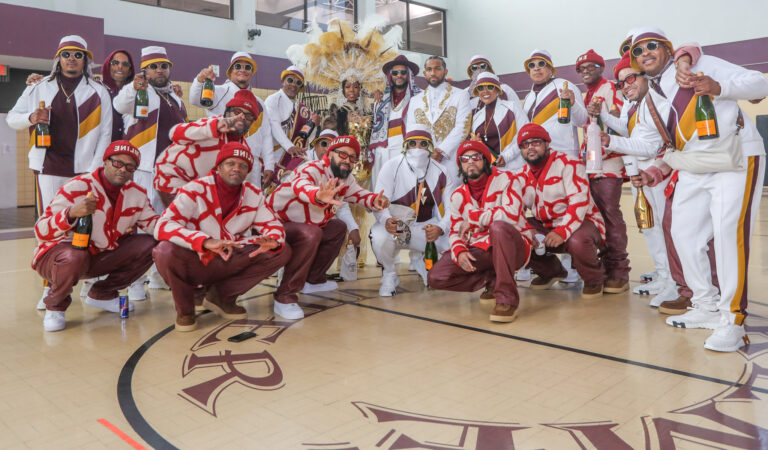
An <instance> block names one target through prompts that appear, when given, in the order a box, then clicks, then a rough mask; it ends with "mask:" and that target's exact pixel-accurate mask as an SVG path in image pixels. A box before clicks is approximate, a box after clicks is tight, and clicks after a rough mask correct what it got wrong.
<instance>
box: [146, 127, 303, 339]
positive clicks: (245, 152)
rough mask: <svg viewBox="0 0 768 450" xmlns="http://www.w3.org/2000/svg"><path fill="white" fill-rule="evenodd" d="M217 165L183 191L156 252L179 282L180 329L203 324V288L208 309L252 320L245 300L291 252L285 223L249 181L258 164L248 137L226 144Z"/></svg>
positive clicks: (162, 223) (166, 273)
mask: <svg viewBox="0 0 768 450" xmlns="http://www.w3.org/2000/svg"><path fill="white" fill-rule="evenodd" d="M215 167H216V169H215V170H213V171H211V173H209V174H208V175H207V176H205V177H203V178H200V179H197V180H194V181H192V182H190V183H188V184H186V185H185V186H184V187H182V188H181V189H179V191H178V194H177V195H176V198H175V199H174V200H173V202H172V203H171V205H170V206H168V208H167V209H166V210H165V212H163V215H162V217H160V220H159V221H158V223H157V228H156V229H155V237H156V238H157V239H158V240H160V241H162V242H160V243H159V244H158V246H157V247H156V248H155V251H154V252H153V256H154V258H155V264H157V270H158V271H159V272H160V274H161V275H162V276H163V279H165V281H166V282H167V283H168V285H169V286H170V287H171V292H172V294H173V301H174V303H175V304H176V313H177V315H176V330H178V331H192V330H194V329H195V328H197V320H196V318H195V302H194V298H195V291H196V287H197V286H198V285H201V284H202V285H203V286H204V288H205V300H203V306H205V307H206V308H208V309H210V310H211V311H213V312H215V313H216V314H218V315H219V316H221V317H223V318H225V319H229V320H234V319H245V318H247V317H248V314H247V313H246V311H245V308H243V307H242V306H238V305H237V304H236V303H235V302H236V300H237V297H238V296H240V295H242V294H244V293H246V292H248V290H250V289H251V288H252V287H253V286H255V285H257V284H259V282H261V280H263V279H265V278H267V277H268V276H270V275H272V274H273V273H275V272H276V271H277V270H278V269H279V268H280V267H282V266H284V265H285V263H286V262H287V261H288V259H289V258H290V257H291V251H290V249H289V248H288V246H287V245H286V244H285V231H284V230H283V226H282V225H281V224H280V221H279V220H277V217H275V214H274V213H273V212H272V211H271V210H270V209H269V208H268V207H267V206H266V204H265V203H264V194H263V193H262V192H261V190H260V189H259V188H257V187H256V186H254V185H253V184H251V183H249V182H248V181H245V178H246V176H247V175H248V172H250V171H251V170H252V169H253V154H251V151H250V149H249V148H248V147H247V146H246V145H245V144H244V143H240V142H228V143H226V144H224V145H223V146H222V147H221V150H220V151H219V154H218V157H217V158H216V165H215Z"/></svg>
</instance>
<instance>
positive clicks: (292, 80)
mask: <svg viewBox="0 0 768 450" xmlns="http://www.w3.org/2000/svg"><path fill="white" fill-rule="evenodd" d="M285 81H287V82H288V84H295V85H296V86H298V87H302V86H304V82H303V81H301V80H299V79H298V78H293V77H285Z"/></svg>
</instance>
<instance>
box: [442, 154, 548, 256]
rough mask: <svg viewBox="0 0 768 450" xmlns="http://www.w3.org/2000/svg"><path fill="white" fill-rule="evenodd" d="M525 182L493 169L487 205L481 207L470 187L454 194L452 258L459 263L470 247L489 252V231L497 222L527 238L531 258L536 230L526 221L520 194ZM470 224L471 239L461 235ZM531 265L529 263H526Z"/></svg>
mask: <svg viewBox="0 0 768 450" xmlns="http://www.w3.org/2000/svg"><path fill="white" fill-rule="evenodd" d="M524 185H525V180H524V179H522V178H521V177H519V176H516V175H514V174H513V173H512V172H507V171H503V170H499V169H497V168H496V167H494V168H493V172H491V175H490V177H489V178H488V184H487V185H486V188H485V192H484V193H483V202H482V203H481V204H479V203H478V202H477V201H475V199H474V198H472V196H471V195H470V193H469V187H468V186H467V185H466V184H462V185H461V186H459V187H458V188H457V189H456V190H455V191H453V194H451V231H450V234H449V236H448V239H449V240H450V243H451V256H452V257H453V260H454V261H458V257H459V254H460V253H462V252H465V251H469V247H478V248H481V249H483V250H488V248H489V247H490V246H491V236H490V234H489V232H488V227H489V226H490V225H491V223H492V222H494V221H502V222H507V223H510V224H512V225H513V226H514V227H515V228H516V229H517V231H519V232H520V233H521V234H522V236H523V241H525V245H526V254H527V255H529V256H530V253H531V252H530V250H531V247H532V246H533V239H534V237H533V228H532V227H531V226H530V225H529V224H528V221H526V220H525V214H524V213H525V210H524V208H523V201H522V198H521V195H520V193H521V192H522V188H523V187H524ZM464 222H467V223H469V227H470V228H469V239H467V238H466V236H464V237H462V236H461V235H460V232H459V230H460V228H461V225H462V224H463V223H464ZM526 261H527V259H526Z"/></svg>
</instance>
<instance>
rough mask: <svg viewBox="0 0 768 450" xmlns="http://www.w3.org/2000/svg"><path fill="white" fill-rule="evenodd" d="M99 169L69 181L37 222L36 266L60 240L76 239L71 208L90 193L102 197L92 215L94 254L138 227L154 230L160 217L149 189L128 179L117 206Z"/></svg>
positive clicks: (149, 231)
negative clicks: (149, 196)
mask: <svg viewBox="0 0 768 450" xmlns="http://www.w3.org/2000/svg"><path fill="white" fill-rule="evenodd" d="M99 170H101V169H99ZM99 170H96V171H94V172H91V173H84V174H82V175H79V176H77V177H75V178H73V179H71V180H69V181H68V182H67V183H66V184H65V185H64V186H62V187H61V189H59V192H58V193H57V194H56V196H55V197H54V198H53V201H51V203H50V204H49V205H48V207H47V208H45V213H44V214H43V215H42V217H40V218H39V219H38V220H37V223H35V237H37V248H35V255H34V257H33V258H32V267H33V268H34V267H35V264H37V261H38V260H39V259H40V257H41V256H43V254H44V253H45V252H47V251H48V250H50V249H51V248H53V246H55V245H56V244H58V243H59V242H71V241H72V235H73V233H74V230H73V228H74V226H75V222H76V221H75V220H74V219H73V220H69V218H68V214H69V209H70V208H71V207H72V206H73V205H74V204H75V203H76V202H77V201H78V200H79V199H80V198H81V197H85V196H86V195H87V194H88V192H93V195H94V197H96V199H97V200H98V202H97V204H96V210H95V211H94V212H93V215H92V219H93V229H92V231H91V243H90V247H89V250H90V252H91V253H93V254H97V253H99V252H102V251H105V250H114V249H116V248H117V247H118V245H117V240H118V239H120V238H121V237H122V236H124V235H126V234H130V233H133V232H135V230H136V227H139V228H141V229H142V230H144V231H145V232H147V233H152V232H153V231H154V229H155V224H156V222H157V219H158V217H157V214H156V213H155V211H154V210H153V209H152V206H150V204H149V198H147V191H145V190H144V189H143V188H142V187H141V186H139V185H138V184H136V183H134V182H133V181H128V182H127V183H125V184H124V185H123V187H122V189H120V195H119V197H118V198H117V204H116V205H113V204H112V203H111V202H110V201H109V198H108V197H107V194H106V192H105V191H104V188H103V187H102V185H101V181H99V175H98V171H99Z"/></svg>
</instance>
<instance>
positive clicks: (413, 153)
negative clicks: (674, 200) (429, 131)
mask: <svg viewBox="0 0 768 450" xmlns="http://www.w3.org/2000/svg"><path fill="white" fill-rule="evenodd" d="M405 160H406V161H408V165H409V166H410V167H411V169H413V171H414V172H415V173H416V176H417V177H419V178H423V177H424V176H425V175H426V174H427V168H428V167H429V152H428V151H427V150H425V149H423V148H418V147H416V148H409V149H407V150H406V152H405Z"/></svg>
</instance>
